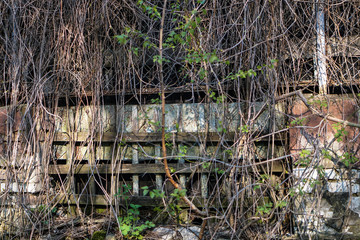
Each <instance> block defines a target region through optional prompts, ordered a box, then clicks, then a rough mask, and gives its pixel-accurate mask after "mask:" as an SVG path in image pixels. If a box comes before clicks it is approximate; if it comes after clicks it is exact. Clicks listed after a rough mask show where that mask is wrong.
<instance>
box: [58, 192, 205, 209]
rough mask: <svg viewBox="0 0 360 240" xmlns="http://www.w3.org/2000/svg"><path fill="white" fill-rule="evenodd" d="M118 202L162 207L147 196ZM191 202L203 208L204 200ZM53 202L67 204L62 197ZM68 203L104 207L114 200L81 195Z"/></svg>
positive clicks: (198, 198)
mask: <svg viewBox="0 0 360 240" xmlns="http://www.w3.org/2000/svg"><path fill="white" fill-rule="evenodd" d="M118 200H119V201H117V202H118V203H120V204H124V205H125V204H129V203H132V204H139V205H141V206H143V207H149V206H162V204H163V201H162V199H161V198H150V197H149V196H129V199H127V200H124V199H118ZM191 200H192V201H193V203H194V204H195V205H196V206H197V207H202V206H204V199H203V198H201V197H192V198H191ZM55 201H56V202H58V203H59V204H68V201H67V199H66V198H65V197H62V196H58V197H57V198H56V199H55ZM69 202H70V204H74V205H75V204H76V203H77V202H78V203H79V204H80V205H86V204H89V203H92V205H99V206H104V205H109V204H114V199H113V200H112V202H110V201H109V200H108V199H107V198H106V197H105V196H104V195H85V194H83V195H81V196H79V195H78V194H76V195H71V196H69ZM177 205H179V206H180V207H187V205H186V204H185V203H184V202H183V201H180V202H179V203H177Z"/></svg>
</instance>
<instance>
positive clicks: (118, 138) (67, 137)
mask: <svg viewBox="0 0 360 240" xmlns="http://www.w3.org/2000/svg"><path fill="white" fill-rule="evenodd" d="M236 137H237V136H236V133H234V132H230V133H226V134H220V133H208V134H207V140H208V142H219V141H221V140H222V141H227V142H234V141H236ZM167 138H168V140H169V141H171V142H173V141H175V142H202V141H203V139H205V133H183V132H180V133H175V132H169V133H167ZM282 139H284V134H280V133H279V134H275V140H277V141H280V140H282ZM42 140H43V139H42ZM261 140H262V141H268V140H269V137H266V138H261ZM69 141H74V142H89V141H94V142H105V143H106V142H108V143H112V142H118V143H123V144H126V143H133V142H137V143H148V142H161V133H114V132H105V133H95V134H90V133H88V132H72V133H60V132H58V133H56V134H55V138H54V142H69Z"/></svg>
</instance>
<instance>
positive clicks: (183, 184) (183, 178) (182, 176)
mask: <svg viewBox="0 0 360 240" xmlns="http://www.w3.org/2000/svg"><path fill="white" fill-rule="evenodd" d="M182 147H183V145H182V144H179V148H178V151H179V154H181V152H180V150H181V149H182ZM179 164H180V165H182V164H185V159H184V158H183V157H180V158H179ZM180 186H181V187H182V188H183V189H185V188H186V176H185V174H180Z"/></svg>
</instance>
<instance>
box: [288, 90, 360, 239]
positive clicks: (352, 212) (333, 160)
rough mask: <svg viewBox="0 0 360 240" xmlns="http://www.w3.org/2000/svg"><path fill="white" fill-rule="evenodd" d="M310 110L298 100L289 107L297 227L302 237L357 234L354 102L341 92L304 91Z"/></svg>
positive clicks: (359, 203)
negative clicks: (343, 121) (344, 121)
mask: <svg viewBox="0 0 360 240" xmlns="http://www.w3.org/2000/svg"><path fill="white" fill-rule="evenodd" d="M306 99H307V104H309V106H310V108H313V109H315V110H316V111H318V112H319V113H324V114H323V115H324V116H325V117H321V116H319V114H316V113H315V112H314V111H311V110H310V108H309V107H307V106H306V105H305V104H304V102H303V101H302V100H301V99H300V98H297V100H296V101H295V102H294V103H293V104H292V106H291V107H290V112H291V114H292V116H293V117H294V118H293V121H292V128H291V130H290V150H291V153H293V154H295V155H294V163H293V164H294V169H293V174H294V183H293V187H294V192H296V194H297V197H296V198H295V200H294V221H295V228H296V230H297V232H298V233H300V234H301V235H302V236H305V235H310V236H313V237H314V236H315V237H320V238H321V237H323V238H326V237H330V236H332V237H334V236H337V235H338V236H342V235H344V236H345V237H346V238H349V239H354V238H357V237H359V236H360V228H359V224H360V195H359V194H360V185H359V183H360V170H358V169H359V167H360V166H359V162H358V158H359V156H360V154H359V143H360V140H359V133H360V132H359V128H357V127H351V126H345V125H344V124H342V123H339V122H334V121H330V120H328V119H327V118H326V117H327V116H331V117H335V118H338V119H339V120H347V121H349V122H352V123H355V124H356V123H358V121H359V115H358V111H359V109H358V105H357V104H358V103H357V102H358V100H357V99H356V98H352V97H348V96H344V95H340V96H339V95H328V96H325V97H319V96H311V95H307V96H306Z"/></svg>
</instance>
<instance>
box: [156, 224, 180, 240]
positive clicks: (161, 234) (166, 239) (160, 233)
mask: <svg viewBox="0 0 360 240" xmlns="http://www.w3.org/2000/svg"><path fill="white" fill-rule="evenodd" d="M152 233H153V234H155V235H156V237H157V238H158V239H161V240H174V239H175V237H176V231H175V230H173V229H171V228H166V227H157V228H155V229H154V230H153V231H152Z"/></svg>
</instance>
